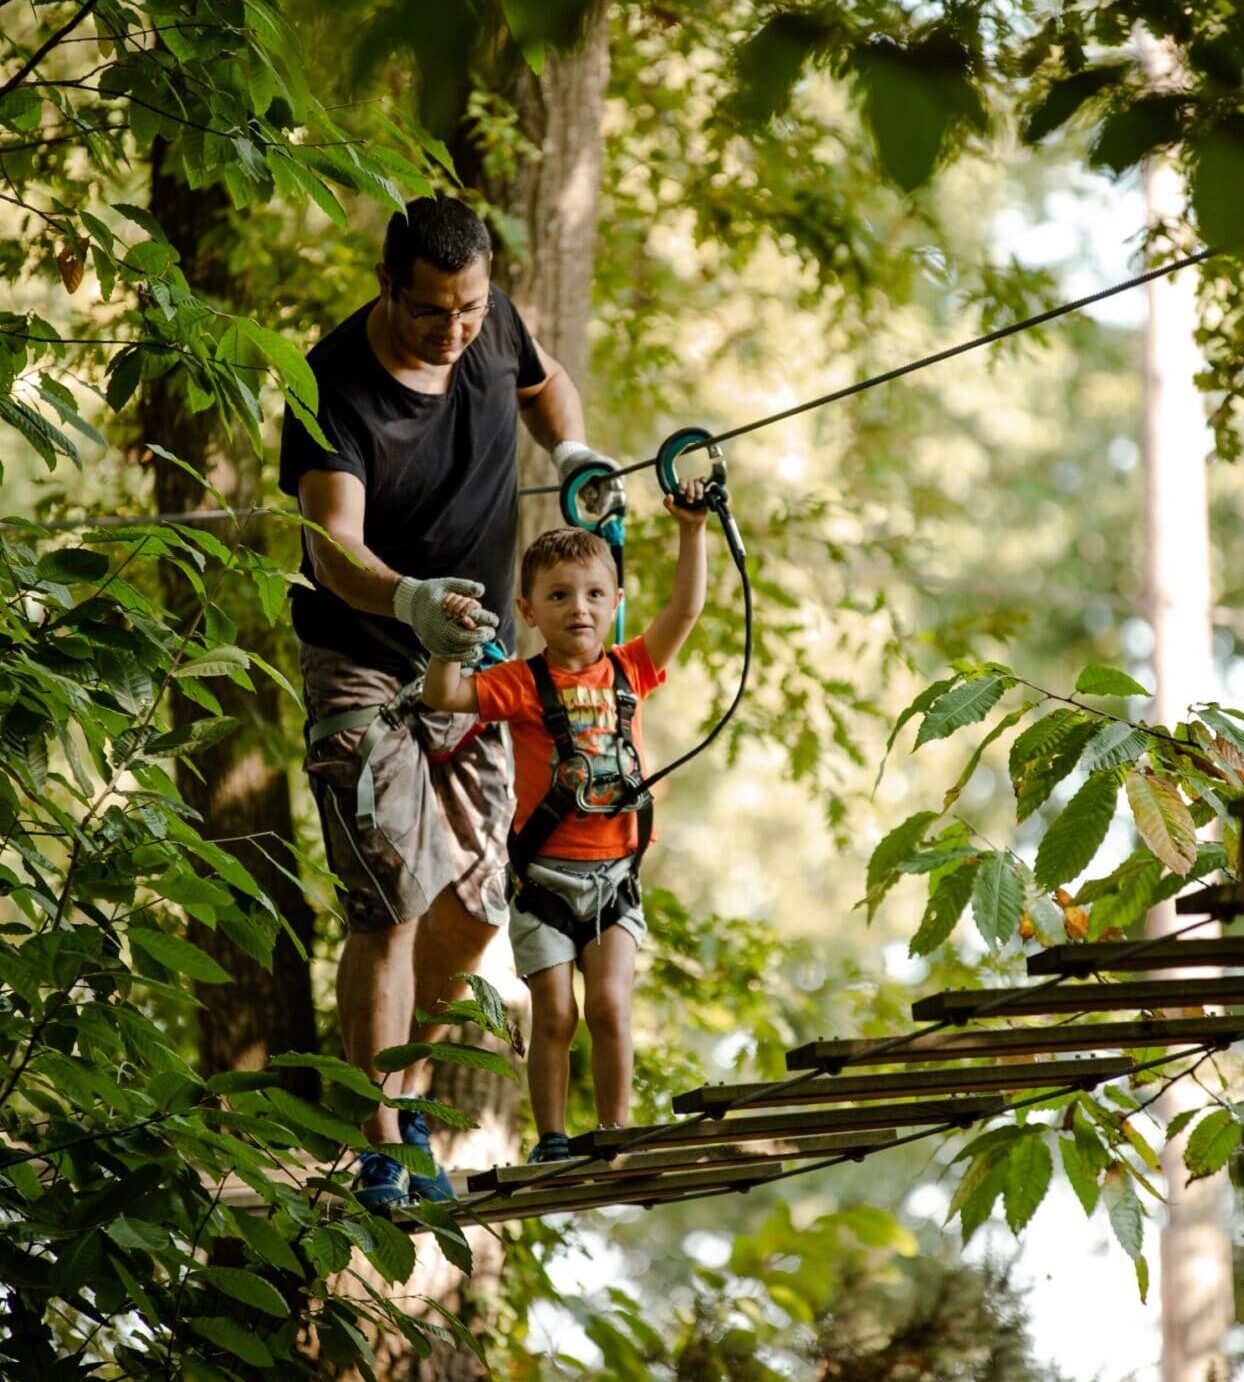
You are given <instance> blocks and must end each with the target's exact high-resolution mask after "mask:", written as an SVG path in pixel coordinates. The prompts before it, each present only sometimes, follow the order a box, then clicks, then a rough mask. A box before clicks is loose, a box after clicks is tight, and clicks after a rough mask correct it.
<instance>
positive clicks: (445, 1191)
mask: <svg viewBox="0 0 1244 1382" xmlns="http://www.w3.org/2000/svg"><path fill="white" fill-rule="evenodd" d="M397 1126H398V1127H399V1128H400V1129H401V1133H402V1141H403V1142H405V1143H406V1145H407V1146H408V1147H418V1148H419V1149H420V1151H424V1152H427V1154H428V1157H429V1158H430V1159H431V1161H432V1164H433V1166H436V1174H435V1175H434V1176H417V1175H415V1174H414V1172H413V1171H412V1172H410V1173H409V1175H410V1190H409V1193H410V1198H411V1199H412V1200H455V1199H457V1198H458V1197H457V1196H456V1195H455V1194H454V1188H453V1186H452V1185H451V1184H450V1183H449V1177H448V1176H447V1175H446V1174H445V1172H444V1170H443V1169H442V1168H441V1167H440V1166H437V1164H436V1158H435V1157H434V1156H432V1143H431V1141H430V1140H429V1130H428V1125H427V1121H426V1119H425V1118H424V1116H423V1114H422V1113H413V1112H411V1111H410V1110H409V1109H402V1110H401V1111H400V1112H399V1113H398V1115H397Z"/></svg>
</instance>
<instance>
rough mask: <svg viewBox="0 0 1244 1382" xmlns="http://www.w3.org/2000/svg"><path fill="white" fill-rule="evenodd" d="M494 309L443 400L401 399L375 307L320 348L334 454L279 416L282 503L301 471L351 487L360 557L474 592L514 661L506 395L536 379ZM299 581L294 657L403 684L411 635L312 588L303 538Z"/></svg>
mask: <svg viewBox="0 0 1244 1382" xmlns="http://www.w3.org/2000/svg"><path fill="white" fill-rule="evenodd" d="M492 299H493V308H492V311H491V312H490V313H489V314H488V316H487V317H485V319H484V325H483V327H482V328H481V330H480V333H479V335H478V336H477V337H476V338H475V340H473V341H472V342H471V344H470V345H469V346H468V347H467V348H466V350H465V351H464V352H463V353H462V355H461V356H460V357H459V358H458V360H457V362H456V364H455V365H454V370H453V377H452V379H451V381H450V387H449V392H448V393H447V394H444V395H440V394H424V393H417V392H415V391H414V390H413V389H408V388H406V387H405V385H403V384H399V383H398V381H397V380H396V379H394V378H393V376H392V375H391V374H390V373H389V372H388V370H386V369H385V368H384V366H383V365H382V364H381V363H380V361H379V360H378V359H377V358H376V355H375V352H374V351H373V350H372V348H371V344H370V342H369V341H368V339H367V316H368V313H369V312H370V311H371V309H372V306H373V305H374V304H373V303H368V304H367V306H366V307H362V308H360V309H359V310H358V311H357V312H355V313H354V315H353V316H351V317H348V318H347V319H346V320H345V321H344V322H342V323H341V325H340V326H338V327H336V328H335V329H334V330H333V331H331V332H330V333H329V334H328V335H327V336H325V337H324V339H323V340H322V341H320V342H319V344H318V345H316V346H315V347H313V349H312V350H311V352H310V354H309V355H308V356H307V359H308V362H309V363H310V365H311V368H312V370H313V371H314V372H315V377H316V380H317V382H318V383H319V389H320V406H319V412H318V414H317V416H318V419H319V423H320V426H321V427H322V428H323V430H324V435H325V436H326V437H327V438H328V440H329V441H330V442H331V443H332V446H333V450H332V451H325V450H324V448H323V447H322V446H320V445H319V443H318V442H316V441H315V439H314V438H313V437H312V436H311V435H310V433H308V431H307V429H306V428H305V427H304V426H303V425H302V423H300V422H299V421H298V419H297V418H296V417H294V415H293V414H292V413H291V412H290V411H289V410H288V409H287V410H286V414H285V425H284V428H283V429H282V432H281V489H282V490H284V492H285V493H286V494H292V495H297V493H298V481H299V479H300V478H301V477H302V476H303V475H304V474H305V473H306V472H307V471H308V470H338V471H344V472H345V473H346V474H348V475H356V476H357V477H358V478H359V480H361V481H362V483H363V485H364V487H365V489H366V491H367V500H366V509H365V512H364V519H363V541H364V542H365V543H366V544H367V546H368V547H369V548H370V549H371V550H372V551H373V552H375V554H376V555H377V556H378V557H379V558H380V560H381V561H383V562H384V563H385V564H386V565H388V566H390V567H392V569H393V570H394V571H398V572H400V573H401V574H402V575H403V576H417V577H419V578H420V579H425V580H426V579H427V578H429V577H432V576H462V577H464V578H466V579H467V580H473V581H479V582H480V583H481V584H482V585H483V587H484V594H483V595H482V596H481V600H482V602H483V604H484V605H485V607H486V608H488V609H491V610H494V611H495V612H496V613H497V615H498V616H499V617H500V619H501V627H500V639H501V642H502V643H504V645H505V646H506V648H507V649H513V647H514V616H513V611H512V605H513V595H514V544H515V539H516V534H517V525H518V466H517V452H518V438H517V427H518V400H517V398H516V397H515V390H516V389H523V388H529V387H530V386H532V385H533V384H539V383H540V382H541V380H543V378H544V370H543V367H542V366H541V364H540V360H539V357H538V356H537V354H536V350H535V346H534V345H533V343H532V339H531V336H530V335H529V334H528V332H527V328H526V327H525V326H524V325H523V322H522V319H521V318H520V317H519V315H518V313H517V312H516V311H515V310H514V305H513V304H512V303H511V302H510V300H509V298H507V297H506V296H505V294H504V293H502V292H501V291H500V290H499V289H497V288H493V290H492ZM302 574H303V575H304V576H306V577H307V579H308V580H309V581H311V583H312V587H313V588H312V589H309V590H308V589H307V588H306V587H304V586H296V587H295V589H294V593H293V615H294V630H295V632H296V633H297V634H298V637H299V638H300V639H301V640H302V641H303V642H304V643H312V644H315V645H316V646H318V647H321V648H332V649H334V650H335V651H337V652H341V653H344V654H345V655H346V656H347V657H349V658H352V659H353V660H354V661H356V662H359V663H362V664H363V665H365V666H368V667H378V668H381V669H382V670H384V671H387V672H391V673H392V674H393V675H394V676H399V677H402V678H403V679H405V678H406V677H408V676H409V673H410V665H409V662H408V660H407V659H405V658H403V657H402V655H401V654H400V653H399V652H398V651H397V649H398V648H401V649H404V650H407V651H408V652H409V654H410V656H411V657H416V656H418V655H419V652H420V648H419V644H418V641H417V640H416V638H415V636H414V634H413V633H412V632H411V631H410V629H409V628H407V627H406V626H405V625H404V624H401V623H399V622H398V621H397V620H396V619H386V618H382V617H380V616H378V615H364V614H361V613H359V611H357V610H355V609H352V608H351V607H350V606H349V605H348V604H346V603H345V601H344V600H341V599H339V598H338V597H337V596H336V595H334V594H333V593H332V592H331V591H329V590H326V589H325V588H324V587H323V586H321V585H318V584H316V581H315V574H314V572H313V571H312V569H311V561H310V557H309V556H308V553H307V545H306V539H305V537H304V539H303V558H302ZM377 632H378V633H379V634H380V636H379V637H378V636H376V634H377ZM394 645H397V646H396V647H395V646H394Z"/></svg>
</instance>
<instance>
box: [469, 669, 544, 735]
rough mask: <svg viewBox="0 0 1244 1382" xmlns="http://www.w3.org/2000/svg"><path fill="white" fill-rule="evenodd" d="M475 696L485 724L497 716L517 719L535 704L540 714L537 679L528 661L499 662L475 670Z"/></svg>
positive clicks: (505, 718) (497, 718)
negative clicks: (534, 679)
mask: <svg viewBox="0 0 1244 1382" xmlns="http://www.w3.org/2000/svg"><path fill="white" fill-rule="evenodd" d="M473 681H474V683H475V698H476V700H477V701H478V702H479V718H480V719H481V720H482V721H483V722H484V723H485V724H491V723H492V722H493V721H496V720H514V719H517V718H518V716H519V715H521V714H522V713H523V712H524V711H526V712H528V713H530V712H531V710H532V706H533V700H534V704H535V712H536V714H537V715H539V701H538V700H535V699H534V698H535V683H534V682H533V681H532V677H531V669H530V668H529V667H528V666H527V664H526V662H523V661H521V660H519V661H515V662H499V663H498V664H497V665H496V666H495V667H486V668H484V669H483V670H482V671H479V672H476V673H475V675H474V677H473Z"/></svg>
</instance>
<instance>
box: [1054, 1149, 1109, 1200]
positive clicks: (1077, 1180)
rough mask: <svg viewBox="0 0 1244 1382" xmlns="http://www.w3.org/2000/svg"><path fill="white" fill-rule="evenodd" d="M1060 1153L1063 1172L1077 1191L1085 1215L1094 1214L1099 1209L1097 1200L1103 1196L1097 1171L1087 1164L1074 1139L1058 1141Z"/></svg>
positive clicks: (1077, 1197)
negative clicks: (1098, 1182)
mask: <svg viewBox="0 0 1244 1382" xmlns="http://www.w3.org/2000/svg"><path fill="white" fill-rule="evenodd" d="M1058 1151H1059V1155H1060V1156H1061V1157H1062V1161H1063V1170H1064V1171H1065V1172H1066V1175H1067V1180H1068V1181H1069V1182H1070V1184H1071V1188H1072V1190H1074V1191H1075V1194H1076V1199H1077V1200H1079V1201H1080V1205H1081V1208H1082V1209H1083V1210H1084V1212H1085V1214H1092V1212H1093V1210H1095V1209H1096V1208H1097V1200H1098V1197H1099V1196H1100V1194H1101V1191H1100V1188H1099V1186H1098V1184H1097V1173H1096V1171H1094V1170H1093V1168H1092V1167H1091V1166H1088V1165H1087V1164H1086V1163H1085V1161H1084V1158H1083V1156H1082V1155H1081V1153H1080V1146H1079V1144H1078V1143H1077V1142H1076V1140H1075V1138H1074V1137H1060V1138H1059V1139H1058Z"/></svg>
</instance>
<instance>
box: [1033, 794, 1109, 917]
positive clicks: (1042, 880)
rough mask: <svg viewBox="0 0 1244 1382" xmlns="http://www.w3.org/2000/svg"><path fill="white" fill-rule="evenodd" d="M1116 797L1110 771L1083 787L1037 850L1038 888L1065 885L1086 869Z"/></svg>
mask: <svg viewBox="0 0 1244 1382" xmlns="http://www.w3.org/2000/svg"><path fill="white" fill-rule="evenodd" d="M1118 796H1119V779H1118V777H1117V776H1116V775H1115V773H1114V772H1113V771H1110V772H1100V773H1094V774H1093V775H1092V776H1091V777H1089V778H1088V779H1087V781H1085V782H1084V783H1083V785H1082V786H1081V787H1080V790H1079V791H1078V792H1077V793H1076V794H1075V796H1073V797H1072V798H1071V800H1070V801H1069V802H1068V803H1067V805H1066V807H1065V808H1064V810H1063V813H1062V815H1061V816H1059V818H1058V819H1057V820H1056V821H1055V822H1054V824H1053V825H1052V826H1050V828H1049V830H1047V831H1046V833H1045V838H1044V839H1043V840H1042V841H1041V845H1040V847H1039V848H1038V850H1037V859H1036V864H1035V866H1034V868H1033V874H1034V876H1035V877H1036V880H1037V884H1038V886H1039V887H1041V888H1045V889H1047V890H1048V889H1050V888H1054V887H1057V885H1058V884H1060V883H1066V882H1067V881H1068V880H1069V879H1072V878H1074V877H1075V876H1076V874H1078V873H1080V872H1081V870H1082V869H1084V868H1085V867H1086V866H1087V865H1088V863H1089V861H1090V860H1091V859H1092V858H1093V856H1094V855H1095V854H1096V853H1097V851H1098V849H1099V848H1100V847H1101V842H1102V841H1103V840H1104V839H1105V838H1106V832H1107V831H1108V830H1109V829H1110V822H1111V821H1112V820H1113V819H1114V808H1115V803H1116V801H1117V800H1118Z"/></svg>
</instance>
